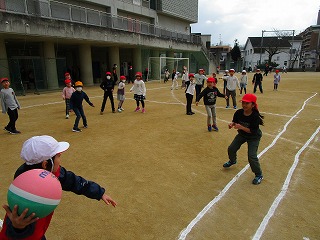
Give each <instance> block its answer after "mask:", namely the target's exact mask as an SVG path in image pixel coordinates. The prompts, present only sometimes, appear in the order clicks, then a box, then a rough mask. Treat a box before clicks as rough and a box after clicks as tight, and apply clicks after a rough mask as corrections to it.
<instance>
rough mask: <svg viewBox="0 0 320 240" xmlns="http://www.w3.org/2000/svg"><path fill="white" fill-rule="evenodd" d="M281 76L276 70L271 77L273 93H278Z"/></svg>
mask: <svg viewBox="0 0 320 240" xmlns="http://www.w3.org/2000/svg"><path fill="white" fill-rule="evenodd" d="M280 79H281V76H280V74H279V70H278V69H277V70H276V73H275V74H274V76H273V91H278V85H279V82H280Z"/></svg>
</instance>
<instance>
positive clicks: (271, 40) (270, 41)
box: [248, 36, 302, 48]
mask: <svg viewBox="0 0 320 240" xmlns="http://www.w3.org/2000/svg"><path fill="white" fill-rule="evenodd" d="M248 40H249V41H250V42H251V44H252V46H253V48H260V47H261V40H262V37H249V38H248ZM290 40H292V37H289V36H286V37H281V38H279V37H263V43H262V46H263V47H266V46H277V47H280V48H290V47H291V44H290V42H289V41H290ZM294 40H302V38H301V37H298V36H294Z"/></svg>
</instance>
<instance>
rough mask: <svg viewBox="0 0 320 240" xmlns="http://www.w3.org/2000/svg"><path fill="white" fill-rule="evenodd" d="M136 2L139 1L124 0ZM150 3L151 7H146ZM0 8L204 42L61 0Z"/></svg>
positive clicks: (2, 1)
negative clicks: (59, 0) (60, 0)
mask: <svg viewBox="0 0 320 240" xmlns="http://www.w3.org/2000/svg"><path fill="white" fill-rule="evenodd" d="M122 1H124V2H128V4H134V2H137V1H138V2H139V0H122ZM140 2H141V4H142V6H146V7H149V5H150V4H149V1H145V0H140ZM147 5H148V6H147ZM0 11H3V12H8V13H15V14H22V15H28V16H36V17H41V18H49V19H55V20H60V21H69V22H75V23H81V24H86V25H93V26H99V27H104V28H109V29H117V30H122V31H126V32H135V33H139V34H144V35H149V36H155V37H159V38H163V39H170V40H176V41H180V42H186V43H192V44H197V45H202V43H201V38H200V36H199V35H193V34H185V33H183V32H175V31H172V30H170V29H166V28H161V27H158V26H156V25H154V24H150V23H147V22H143V21H139V20H136V19H132V18H126V17H121V16H116V15H112V14H109V13H106V12H102V11H98V10H95V9H90V8H86V7H81V6H76V5H72V4H67V3H62V2H58V1H41V0H0Z"/></svg>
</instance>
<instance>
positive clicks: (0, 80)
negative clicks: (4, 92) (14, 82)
mask: <svg viewBox="0 0 320 240" xmlns="http://www.w3.org/2000/svg"><path fill="white" fill-rule="evenodd" d="M4 81H9V79H8V78H6V77H5V78H1V79H0V82H1V83H2V82H4Z"/></svg>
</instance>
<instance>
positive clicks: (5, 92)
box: [0, 78, 21, 134]
mask: <svg viewBox="0 0 320 240" xmlns="http://www.w3.org/2000/svg"><path fill="white" fill-rule="evenodd" d="M0 81H1V84H2V87H3V88H2V89H1V94H0V96H1V107H2V113H3V114H5V113H8V116H9V123H8V125H7V126H5V127H4V130H5V131H7V132H8V133H11V134H19V133H21V132H20V131H18V130H17V129H16V121H17V120H18V117H19V115H18V109H20V103H19V101H18V99H17V97H16V94H15V92H14V91H13V89H12V88H11V87H10V82H9V79H8V78H1V79H0Z"/></svg>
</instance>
